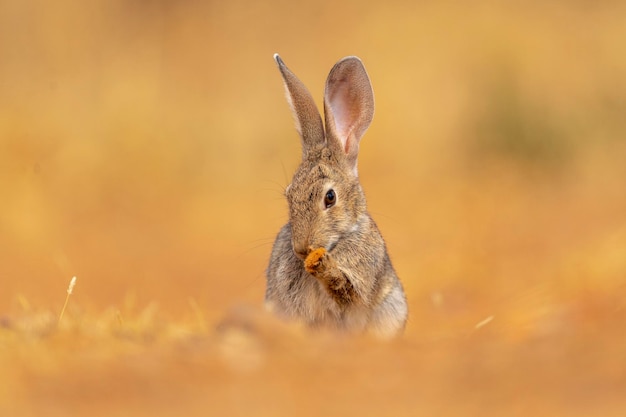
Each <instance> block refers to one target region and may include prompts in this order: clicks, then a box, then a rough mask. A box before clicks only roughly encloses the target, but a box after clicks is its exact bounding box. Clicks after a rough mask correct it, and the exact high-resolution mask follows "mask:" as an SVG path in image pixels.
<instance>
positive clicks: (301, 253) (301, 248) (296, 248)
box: [293, 243, 309, 260]
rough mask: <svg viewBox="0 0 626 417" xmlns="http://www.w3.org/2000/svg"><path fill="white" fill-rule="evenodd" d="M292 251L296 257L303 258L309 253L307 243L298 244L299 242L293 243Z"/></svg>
mask: <svg viewBox="0 0 626 417" xmlns="http://www.w3.org/2000/svg"><path fill="white" fill-rule="evenodd" d="M293 252H294V253H295V254H296V256H297V257H298V258H300V259H302V260H304V259H305V258H306V256H307V255H308V254H309V248H308V246H307V245H299V244H295V243H294V245H293Z"/></svg>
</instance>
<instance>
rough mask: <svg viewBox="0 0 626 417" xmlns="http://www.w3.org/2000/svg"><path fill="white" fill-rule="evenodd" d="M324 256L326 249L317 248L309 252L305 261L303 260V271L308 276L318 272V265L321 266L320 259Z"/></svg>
mask: <svg viewBox="0 0 626 417" xmlns="http://www.w3.org/2000/svg"><path fill="white" fill-rule="evenodd" d="M324 256H326V249H324V248H317V249H314V250H312V251H311V253H309V254H308V256H307V257H306V259H305V260H304V269H305V270H306V272H308V273H309V274H314V273H315V272H317V271H318V269H319V267H320V265H321V264H322V259H324Z"/></svg>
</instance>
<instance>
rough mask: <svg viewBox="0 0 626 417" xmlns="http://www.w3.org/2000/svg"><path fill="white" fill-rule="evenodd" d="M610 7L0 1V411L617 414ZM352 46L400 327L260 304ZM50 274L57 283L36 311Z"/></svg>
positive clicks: (625, 58) (625, 280) (621, 287)
mask: <svg viewBox="0 0 626 417" xmlns="http://www.w3.org/2000/svg"><path fill="white" fill-rule="evenodd" d="M625 43H626V3H624V2H619V1H607V2H602V3H601V4H599V3H596V2H591V1H583V0H579V1H565V0H561V1H559V0H556V1H550V2H545V1H526V2H515V1H512V2H506V1H495V0H494V1H479V2H462V1H436V2H435V1H420V2H415V1H401V0H388V1H385V2H367V1H342V2H338V1H328V0H318V1H315V2H312V1H302V2H294V1H284V0H268V1H265V2H252V1H244V0H232V1H228V2H217V1H193V0H187V1H185V0H180V1H176V0H126V1H122V0H107V1H104V0H89V1H69V0H59V1H55V2H48V1H43V0H39V1H38V0H24V1H9V0H1V1H0V288H1V289H0V369H2V371H0V413H1V414H2V415H7V416H9V415H11V416H22V415H24V416H26V415H49V416H57V415H58V416H62V415H90V416H96V415H107V416H111V415H120V416H130V415H137V416H143V415H150V416H155V415H268V416H269V415H272V416H274V415H294V414H298V415H312V416H313V415H340V414H341V415H394V416H400V415H407V416H408V415H416V414H418V413H430V414H433V413H434V414H437V415H459V414H461V415H480V416H485V415H494V416H495V415H502V414H505V415H529V414H530V415H539V414H540V415H569V416H571V415H581V416H591V415H602V416H611V415H615V416H617V415H620V416H621V415H623V413H624V411H625V410H626V400H625V399H624V398H626V397H624V393H625V392H626V343H625V342H626V336H625V333H624V331H625V328H624V322H625V319H626V163H625V157H626V54H625V53H624V45H625ZM276 52H278V53H280V54H281V56H282V57H283V59H284V60H285V62H286V63H287V65H288V66H289V67H290V68H291V69H292V70H293V71H294V72H295V73H296V74H297V75H298V76H299V77H300V78H301V79H302V80H303V81H304V82H305V84H307V86H308V87H309V89H310V90H311V92H312V93H313V95H314V97H315V99H316V100H317V102H318V104H321V101H322V92H323V83H324V81H325V78H326V75H327V74H328V71H329V69H330V68H331V66H332V65H333V64H334V63H335V62H336V61H337V60H338V59H340V58H341V57H343V56H346V55H358V56H359V57H360V58H361V59H362V60H363V61H364V63H365V66H366V68H367V70H368V72H369V75H370V78H371V80H372V83H373V87H374V93H375V97H376V114H375V117H374V122H373V123H372V125H371V127H370V129H369V130H368V133H367V134H366V136H365V137H364V139H363V142H362V146H361V154H360V162H359V167H360V175H361V182H362V184H363V186H364V188H365V191H366V194H367V196H368V202H369V208H370V212H371V213H372V215H373V216H374V218H375V219H376V221H377V223H378V224H379V226H380V228H381V230H382V232H383V235H384V236H385V238H386V240H387V243H388V248H389V252H390V254H391V256H392V259H393V262H394V264H395V267H396V269H397V271H398V273H399V275H400V277H401V279H402V281H403V283H404V286H405V289H406V292H407V296H408V299H409V304H410V309H411V317H410V321H409V324H408V327H407V330H406V334H405V336H404V337H403V338H402V339H401V340H398V341H396V342H393V343H389V344H380V343H379V342H375V341H371V340H366V339H360V338H356V339H352V338H348V339H345V338H337V337H336V336H334V335H327V334H323V333H310V332H308V331H307V330H305V329H301V328H299V327H297V326H296V327H291V326H287V325H285V324H282V323H278V322H276V321H275V320H274V319H273V318H271V317H267V316H266V315H265V314H264V313H263V312H262V300H263V293H264V286H265V278H264V269H265V267H266V264H267V260H268V256H269V251H270V248H271V243H272V241H273V238H274V236H275V234H276V233H277V231H278V229H279V228H280V226H281V225H282V224H283V223H284V222H285V221H286V215H287V213H286V204H285V202H284V199H283V197H282V190H283V189H284V187H285V186H286V184H288V182H289V179H290V176H291V174H292V173H293V171H294V170H295V168H296V167H297V165H298V162H299V161H298V159H299V157H300V144H299V138H298V137H297V134H296V132H295V130H294V128H293V122H292V120H291V115H290V111H289V109H288V106H287V104H286V102H285V99H284V93H283V87H282V84H281V79H280V76H279V74H278V71H277V69H276V66H275V64H274V62H273V60H272V55H273V54H274V53H276ZM72 276H77V277H78V281H77V285H76V288H75V292H74V294H73V295H72V296H71V298H70V300H69V304H68V308H67V311H66V313H65V314H66V316H65V317H64V320H65V321H62V322H61V323H59V324H58V325H57V320H58V315H59V311H60V310H61V308H62V306H63V302H64V300H65V297H66V295H67V294H66V292H65V291H66V288H67V284H68V283H69V280H70V278H71V277H72Z"/></svg>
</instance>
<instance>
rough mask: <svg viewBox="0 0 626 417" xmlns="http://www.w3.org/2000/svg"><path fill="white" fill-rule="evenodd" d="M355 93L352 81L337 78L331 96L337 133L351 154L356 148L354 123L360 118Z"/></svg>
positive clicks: (345, 148)
mask: <svg viewBox="0 0 626 417" xmlns="http://www.w3.org/2000/svg"><path fill="white" fill-rule="evenodd" d="M353 96H354V94H353V92H352V91H350V83H349V82H348V81H347V80H345V79H342V80H337V81H336V82H335V84H334V94H332V96H331V97H329V105H330V109H331V112H332V116H333V121H334V123H335V133H336V134H337V136H338V139H339V140H340V141H341V144H342V146H343V148H344V151H345V152H346V153H347V154H349V153H351V152H352V151H354V149H352V147H353V146H354V143H353V142H354V138H353V137H352V136H353V135H352V133H353V130H354V125H355V123H356V122H357V121H358V119H359V112H360V104H359V102H358V99H357V100H355V98H356V97H353Z"/></svg>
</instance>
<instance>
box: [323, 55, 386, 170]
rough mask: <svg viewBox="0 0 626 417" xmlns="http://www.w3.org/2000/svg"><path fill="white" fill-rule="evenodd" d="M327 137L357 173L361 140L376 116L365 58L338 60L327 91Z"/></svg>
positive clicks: (329, 79)
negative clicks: (344, 155) (364, 62)
mask: <svg viewBox="0 0 626 417" xmlns="http://www.w3.org/2000/svg"><path fill="white" fill-rule="evenodd" d="M324 115H325V119H326V120H325V121H326V138H327V140H328V143H329V145H331V146H335V147H336V148H340V149H341V150H342V151H343V152H345V154H346V156H347V158H348V164H349V165H350V168H351V169H352V172H353V173H354V175H357V157H358V155H359V142H360V141H361V137H363V134H364V133H365V131H366V130H367V128H368V127H369V125H370V123H371V122H372V118H373V117H374V92H373V91H372V86H371V84H370V80H369V77H368V76H367V72H366V71H365V67H364V66H363V63H362V62H361V60H360V59H359V58H357V57H355V56H350V57H346V58H343V59H342V60H341V61H339V62H337V63H336V64H335V66H334V67H333V69H332V70H330V74H328V79H327V80H326V90H325V93H324Z"/></svg>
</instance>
